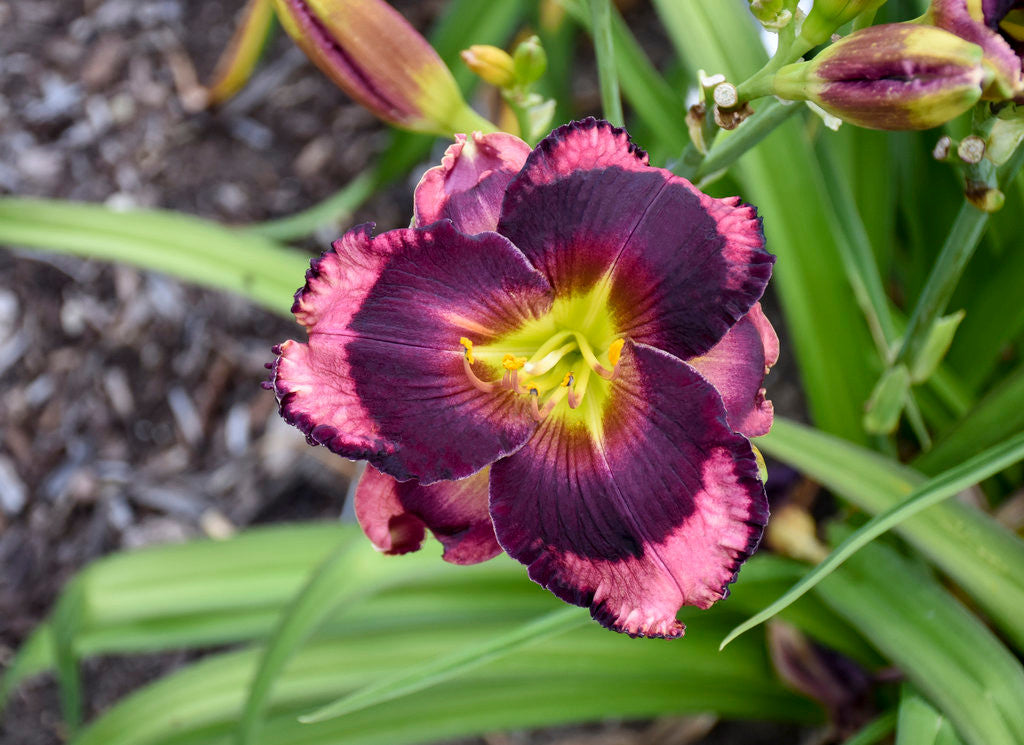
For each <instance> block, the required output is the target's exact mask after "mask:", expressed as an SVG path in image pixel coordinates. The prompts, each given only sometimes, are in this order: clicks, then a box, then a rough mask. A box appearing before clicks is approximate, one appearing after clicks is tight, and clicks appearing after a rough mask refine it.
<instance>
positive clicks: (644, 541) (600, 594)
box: [491, 343, 768, 637]
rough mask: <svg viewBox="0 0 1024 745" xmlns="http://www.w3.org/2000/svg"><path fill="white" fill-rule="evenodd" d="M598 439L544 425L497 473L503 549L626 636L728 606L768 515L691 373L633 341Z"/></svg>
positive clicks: (743, 452)
mask: <svg viewBox="0 0 1024 745" xmlns="http://www.w3.org/2000/svg"><path fill="white" fill-rule="evenodd" d="M610 385H611V390H610V393H609V396H608V400H607V402H606V404H605V407H604V413H603V415H602V419H601V423H600V427H599V429H600V430H601V432H600V433H599V434H598V435H597V436H595V435H594V434H592V433H591V432H590V431H589V430H588V429H587V428H586V427H585V426H584V425H582V424H581V423H579V420H574V419H572V418H569V417H559V416H557V414H556V415H555V416H551V417H548V419H546V420H545V421H544V423H543V424H542V425H541V427H540V428H539V429H538V430H537V432H536V433H535V434H534V436H533V438H531V440H530V441H529V442H528V443H527V444H526V445H525V446H524V447H523V448H522V449H521V450H519V451H518V452H517V453H515V454H514V455H512V456H510V457H508V458H505V459H503V460H500V461H498V462H497V463H495V464H494V465H493V466H492V467H491V517H492V518H493V519H494V527H495V531H496V533H497V535H498V541H499V542H500V543H501V545H502V546H503V547H504V548H505V550H506V551H507V552H508V553H509V554H510V555H511V556H513V557H514V558H516V559H518V560H519V561H521V562H523V563H524V564H526V565H528V566H529V571H530V577H531V578H533V579H534V580H535V581H536V582H538V583H540V584H542V585H543V586H544V587H546V588H548V589H549V590H551V591H552V592H553V593H555V595H557V596H558V597H560V598H562V599H563V600H566V601H567V602H570V603H574V604H577V605H582V606H589V607H590V610H591V613H592V615H593V616H594V618H596V619H597V620H598V621H600V622H601V623H602V624H603V625H605V626H607V627H609V628H612V629H615V630H616V631H621V632H624V633H627V634H630V635H632V636H661V637H675V636H679V635H681V634H682V633H683V627H682V625H681V624H680V623H679V622H678V621H677V620H676V613H677V611H678V610H679V608H680V607H681V606H683V605H696V606H699V607H701V608H707V607H709V606H710V605H711V604H712V603H714V602H715V601H716V600H718V599H720V598H722V597H725V595H726V594H727V586H728V584H729V583H730V582H732V581H733V579H734V578H735V576H736V573H737V571H738V570H739V567H740V565H741V564H742V563H743V561H744V560H745V559H746V558H747V556H749V555H750V554H751V553H752V552H753V551H754V549H755V548H756V546H757V544H758V541H759V540H760V537H761V533H762V531H763V528H764V525H765V523H766V521H767V518H768V505H767V500H766V499H765V495H764V489H763V487H762V485H761V482H760V481H759V480H758V470H757V463H756V461H755V458H754V455H753V453H752V451H751V448H750V444H749V443H748V442H747V440H746V439H745V438H744V437H742V436H740V435H738V434H736V433H735V432H733V431H732V429H731V428H730V427H729V426H728V424H727V423H726V420H725V410H724V407H723V406H722V400H721V398H720V397H719V395H718V393H717V392H716V391H715V390H714V389H713V388H712V387H711V385H710V384H709V383H708V382H707V381H705V380H704V379H703V378H702V377H701V376H700V375H699V374H697V373H696V372H695V371H694V370H693V368H691V367H690V366H689V365H687V364H686V363H684V362H681V361H680V360H678V359H677V358H675V357H673V356H671V355H669V354H667V353H665V352H662V351H660V350H657V349H653V348H651V347H646V346H640V345H634V344H632V343H627V344H626V346H625V347H624V348H623V354H622V358H621V359H620V361H619V365H618V367H617V368H616V375H615V377H614V378H613V380H612V382H611V384H610Z"/></svg>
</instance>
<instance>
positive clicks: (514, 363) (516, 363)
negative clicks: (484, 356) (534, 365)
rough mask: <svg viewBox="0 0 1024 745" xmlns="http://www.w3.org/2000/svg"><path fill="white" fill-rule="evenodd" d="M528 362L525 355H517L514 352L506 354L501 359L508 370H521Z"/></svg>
mask: <svg viewBox="0 0 1024 745" xmlns="http://www.w3.org/2000/svg"><path fill="white" fill-rule="evenodd" d="M525 364H526V358H525V357H516V356H515V355H514V354H506V355H505V356H504V357H502V359H501V365H502V367H504V368H505V369H506V370H510V371H511V370H519V369H520V368H522V367H523V365H525Z"/></svg>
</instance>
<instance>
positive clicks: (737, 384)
mask: <svg viewBox="0 0 1024 745" xmlns="http://www.w3.org/2000/svg"><path fill="white" fill-rule="evenodd" d="M778 359H779V337H778V336H776V335H775V329H774V328H772V324H771V322H770V321H769V320H768V318H767V317H766V316H765V314H764V312H763V311H762V310H761V304H760V303H755V304H754V307H753V308H751V309H750V312H749V313H747V315H745V316H743V318H741V319H740V320H739V321H737V322H736V325H735V326H733V327H732V328H731V329H729V332H728V333H727V334H726V335H725V336H723V337H722V340H721V341H720V342H718V344H716V345H715V346H713V347H712V348H711V349H709V350H708V351H707V352H706V353H705V354H702V355H701V356H700V357H693V358H691V359H688V360H687V362H688V363H690V365H692V366H693V367H694V368H696V370H697V372H699V373H700V374H701V375H703V376H704V377H705V378H707V379H708V381H709V382H710V383H711V384H712V385H713V386H714V387H715V388H716V389H717V390H718V392H719V393H720V394H721V395H722V401H723V402H724V403H725V411H726V414H727V415H728V420H729V426H730V427H732V428H733V429H734V430H736V431H737V432H739V433H740V434H741V435H745V436H747V437H759V436H761V435H764V434H768V430H770V429H771V428H772V418H773V415H774V409H773V408H772V402H771V401H769V400H767V399H766V398H765V393H766V391H765V389H764V388H763V387H762V384H763V383H764V378H765V375H767V374H768V371H769V370H770V369H771V367H772V366H773V365H774V364H775V363H776V362H777V361H778Z"/></svg>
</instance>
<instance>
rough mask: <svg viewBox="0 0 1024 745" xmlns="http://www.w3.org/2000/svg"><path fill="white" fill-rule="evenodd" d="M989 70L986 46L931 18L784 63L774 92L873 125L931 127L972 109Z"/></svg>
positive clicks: (858, 35) (871, 31)
mask: <svg viewBox="0 0 1024 745" xmlns="http://www.w3.org/2000/svg"><path fill="white" fill-rule="evenodd" d="M990 78H991V73H990V72H989V71H988V69H987V68H986V67H985V66H984V65H983V64H982V50H981V47H979V46H978V45H976V44H971V43H970V42H967V41H965V40H963V39H961V38H959V37H958V36H956V35H954V34H951V33H949V32H947V31H943V30H942V29H939V28H934V27H932V26H922V25H917V24H913V23H894V24H888V25H883V26H872V27H870V28H866V29H863V30H861V31H857V32H855V33H853V34H850V35H849V36H847V37H846V38H844V39H841V40H840V41H838V42H836V43H835V44H832V45H831V46H829V47H826V48H825V49H824V50H823V51H822V52H821V53H819V54H818V55H817V56H816V57H815V58H814V59H812V60H811V61H810V62H797V63H795V64H792V65H787V66H786V67H783V68H782V69H781V70H780V71H779V72H778V74H777V75H776V77H775V80H774V83H773V85H774V92H775V94H776V95H778V96H780V97H781V98H788V99H791V100H803V101H812V102H813V103H816V104H817V105H819V106H820V107H821V108H823V109H825V111H827V112H828V113H830V114H833V115H834V116H837V117H839V118H840V119H843V120H844V121H847V122H850V123H852V124H856V125H858V126H861V127H868V128H871V129H893V130H901V129H929V128H931V127H936V126H938V125H940V124H943V123H944V122H947V121H949V120H950V119H953V118H955V117H957V116H959V115H960V114H962V113H963V112H965V111H967V110H968V109H969V108H971V106H973V105H974V104H975V103H976V102H977V101H978V100H979V99H980V98H981V93H982V91H983V90H984V89H985V88H986V87H987V85H988V83H989V80H990Z"/></svg>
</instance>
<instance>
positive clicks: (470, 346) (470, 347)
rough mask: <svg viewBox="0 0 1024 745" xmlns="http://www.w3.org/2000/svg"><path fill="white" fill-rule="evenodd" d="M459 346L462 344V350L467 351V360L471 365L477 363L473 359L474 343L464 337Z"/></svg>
mask: <svg viewBox="0 0 1024 745" xmlns="http://www.w3.org/2000/svg"><path fill="white" fill-rule="evenodd" d="M459 344H461V345H462V348H463V349H465V350H466V359H467V360H468V361H469V364H471V365H472V364H473V363H474V362H476V360H474V359H473V342H471V341H470V340H469V339H467V338H466V337H465V336H463V337H461V338H460V339H459Z"/></svg>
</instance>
